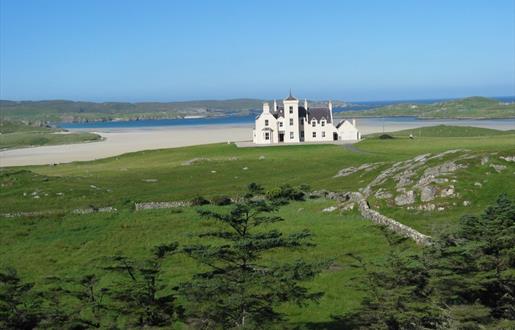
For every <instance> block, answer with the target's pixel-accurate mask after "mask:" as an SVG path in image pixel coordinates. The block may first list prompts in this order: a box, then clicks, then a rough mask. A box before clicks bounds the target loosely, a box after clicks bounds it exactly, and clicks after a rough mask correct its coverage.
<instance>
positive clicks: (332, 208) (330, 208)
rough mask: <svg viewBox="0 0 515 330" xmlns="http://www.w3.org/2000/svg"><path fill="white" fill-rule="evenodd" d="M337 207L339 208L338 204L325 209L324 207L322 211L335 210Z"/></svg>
mask: <svg viewBox="0 0 515 330" xmlns="http://www.w3.org/2000/svg"><path fill="white" fill-rule="evenodd" d="M337 209H338V208H337V207H336V206H329V207H326V208H325V209H323V210H322V212H334V211H336V210H337Z"/></svg>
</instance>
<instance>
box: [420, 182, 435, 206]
mask: <svg viewBox="0 0 515 330" xmlns="http://www.w3.org/2000/svg"><path fill="white" fill-rule="evenodd" d="M436 191H437V189H436V188H435V187H433V186H424V187H422V189H420V200H421V201H422V202H429V201H432V200H433V199H434V198H435V196H436Z"/></svg>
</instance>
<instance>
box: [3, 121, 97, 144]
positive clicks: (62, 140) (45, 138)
mask: <svg viewBox="0 0 515 330" xmlns="http://www.w3.org/2000/svg"><path fill="white" fill-rule="evenodd" d="M0 133H1V134H0V149H12V148H22V147H31V146H44V145H56V144H70V143H80V142H92V141H99V140H100V139H101V137H100V135H98V134H93V133H87V132H80V133H70V132H66V131H63V130H61V129H56V128H52V127H46V126H31V125H28V124H24V123H22V122H12V121H2V122H1V124H0Z"/></svg>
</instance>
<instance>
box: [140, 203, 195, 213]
mask: <svg viewBox="0 0 515 330" xmlns="http://www.w3.org/2000/svg"><path fill="white" fill-rule="evenodd" d="M186 206H191V202H190V201H172V202H146V203H135V204H134V209H135V210H136V211H141V210H155V209H173V208H178V207H186Z"/></svg>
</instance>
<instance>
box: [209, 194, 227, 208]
mask: <svg viewBox="0 0 515 330" xmlns="http://www.w3.org/2000/svg"><path fill="white" fill-rule="evenodd" d="M211 203H213V204H215V205H218V206H223V205H229V204H231V203H232V201H231V198H230V197H229V196H216V197H213V198H212V199H211Z"/></svg>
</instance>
